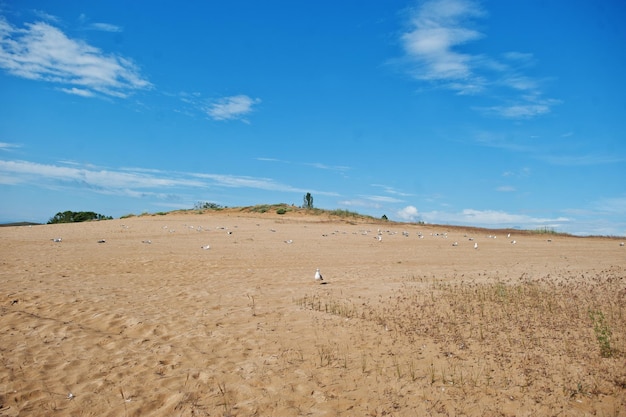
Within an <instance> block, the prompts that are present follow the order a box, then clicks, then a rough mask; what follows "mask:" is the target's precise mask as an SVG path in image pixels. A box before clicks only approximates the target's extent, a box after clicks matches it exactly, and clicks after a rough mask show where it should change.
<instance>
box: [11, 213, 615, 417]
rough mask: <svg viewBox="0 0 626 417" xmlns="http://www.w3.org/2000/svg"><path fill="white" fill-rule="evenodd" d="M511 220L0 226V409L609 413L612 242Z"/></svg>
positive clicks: (306, 218)
mask: <svg viewBox="0 0 626 417" xmlns="http://www.w3.org/2000/svg"><path fill="white" fill-rule="evenodd" d="M347 220H350V221H347ZM379 230H380V231H379ZM511 233H512V234H511V236H510V237H508V238H507V236H506V233H505V232H495V231H486V230H478V229H462V228H453V227H446V226H426V225H409V224H396V223H391V222H389V223H386V222H376V221H374V220H369V223H368V222H367V220H363V219H361V220H359V219H342V218H331V217H328V216H326V215H302V214H298V213H287V214H285V215H282V216H281V215H278V214H276V213H270V212H268V213H263V214H261V213H245V212H242V211H237V210H224V211H212V212H206V213H203V214H197V213H195V212H187V213H169V214H167V215H158V216H140V217H130V218H125V219H119V220H108V221H100V222H90V223H79V224H78V223H76V224H57V225H41V226H32V227H27V226H26V227H4V228H0V283H1V285H0V313H1V315H0V334H1V335H2V336H1V341H0V356H1V358H2V366H1V367H0V415H1V416H18V415H19V416H116V417H119V416H383V415H388V416H437V415H442V416H536V415H545V416H587V415H598V416H625V415H626V247H623V246H620V240H616V239H610V238H578V237H571V236H561V235H553V234H532V233H522V232H511ZM489 235H491V236H489ZM378 236H380V240H379V239H378ZM55 239H56V240H59V239H60V241H54V240H55ZM513 240H515V243H512V241H513ZM454 242H457V245H454ZM475 243H477V244H478V248H477V249H475V248H474V244H475ZM206 245H209V246H210V247H209V248H206ZM318 267H319V268H320V269H321V273H322V275H323V276H324V283H323V284H320V283H319V282H316V281H315V280H314V274H315V269H316V268H318Z"/></svg>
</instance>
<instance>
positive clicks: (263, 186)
mask: <svg viewBox="0 0 626 417" xmlns="http://www.w3.org/2000/svg"><path fill="white" fill-rule="evenodd" d="M0 178H3V180H1V181H0V182H3V183H4V184H30V185H36V186H39V187H43V188H51V189H56V188H59V187H70V188H87V189H90V190H92V191H94V192H97V193H101V194H117V195H126V196H131V197H136V196H145V195H149V194H156V193H158V194H162V192H163V190H167V189H171V190H179V189H189V188H191V189H207V188H214V187H224V188H249V189H257V190H266V191H279V192H289V193H291V192H297V193H304V192H307V191H310V190H305V189H304V188H298V187H295V186H291V185H288V184H284V183H281V182H277V181H275V180H273V179H270V178H263V177H250V176H237V175H222V174H210V173H193V172H170V171H160V170H151V169H142V168H120V169H115V170H112V169H104V168H99V167H95V166H90V165H84V164H77V163H73V162H64V163H60V164H40V163H36V162H30V161H21V160H0ZM315 194H320V195H329V196H336V195H337V194H336V193H334V192H328V191H315Z"/></svg>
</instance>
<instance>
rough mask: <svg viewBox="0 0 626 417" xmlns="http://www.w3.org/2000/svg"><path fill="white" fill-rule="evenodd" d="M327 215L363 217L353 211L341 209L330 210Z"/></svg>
mask: <svg viewBox="0 0 626 417" xmlns="http://www.w3.org/2000/svg"><path fill="white" fill-rule="evenodd" d="M328 214H330V215H332V216H338V217H364V216H363V215H362V214H359V213H357V212H355V211H350V210H343V209H335V210H330V211H329V212H328Z"/></svg>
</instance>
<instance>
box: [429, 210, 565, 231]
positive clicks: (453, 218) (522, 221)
mask: <svg viewBox="0 0 626 417" xmlns="http://www.w3.org/2000/svg"><path fill="white" fill-rule="evenodd" d="M422 217H423V218H424V220H426V221H427V222H429V223H438V224H457V225H468V226H480V227H521V228H524V229H533V228H537V227H543V226H547V227H554V228H555V229H557V228H559V227H561V226H563V225H567V224H569V223H570V222H571V219H569V218H567V217H555V218H550V217H532V216H528V215H526V214H512V213H507V212H504V211H498V210H474V209H464V210H462V211H460V212H454V213H450V212H442V211H430V212H423V213H422Z"/></svg>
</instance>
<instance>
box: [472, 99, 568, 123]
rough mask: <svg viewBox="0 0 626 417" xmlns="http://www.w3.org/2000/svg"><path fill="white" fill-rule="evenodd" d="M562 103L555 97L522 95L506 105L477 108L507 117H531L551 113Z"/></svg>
mask: <svg viewBox="0 0 626 417" xmlns="http://www.w3.org/2000/svg"><path fill="white" fill-rule="evenodd" d="M559 103H561V101H560V100H554V99H536V98H534V97H521V98H520V99H519V102H517V103H514V104H510V105H505V106H492V107H486V108H477V109H478V110H482V111H484V112H485V113H487V114H494V115H497V116H500V117H504V118H507V119H530V118H533V117H535V116H541V115H543V114H547V113H550V111H552V107H554V106H555V105H557V104H559Z"/></svg>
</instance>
